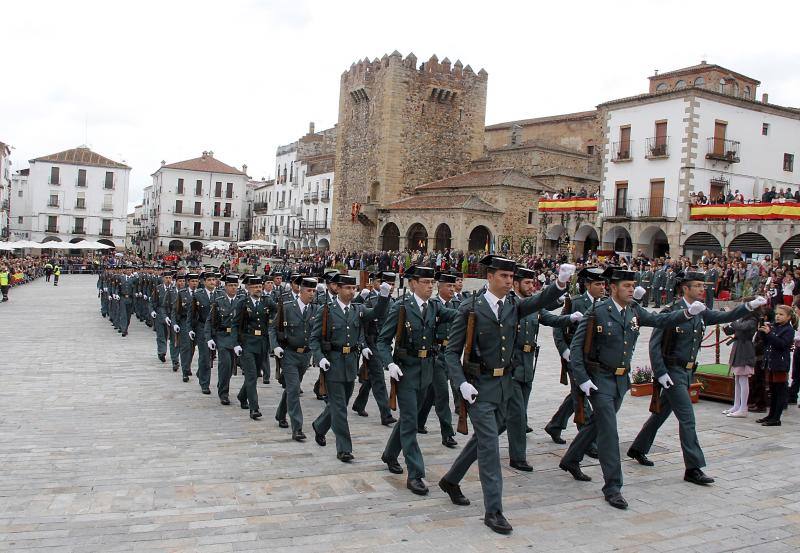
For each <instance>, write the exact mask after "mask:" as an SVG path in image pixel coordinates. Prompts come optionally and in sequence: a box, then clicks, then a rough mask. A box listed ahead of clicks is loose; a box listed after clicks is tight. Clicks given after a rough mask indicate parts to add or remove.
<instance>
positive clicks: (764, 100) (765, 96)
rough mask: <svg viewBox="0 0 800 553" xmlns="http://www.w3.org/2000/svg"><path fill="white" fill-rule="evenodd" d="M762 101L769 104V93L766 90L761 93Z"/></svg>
mask: <svg viewBox="0 0 800 553" xmlns="http://www.w3.org/2000/svg"><path fill="white" fill-rule="evenodd" d="M761 102H762V103H764V104H769V94H767V93H766V92H765V93H764V94H762V95H761Z"/></svg>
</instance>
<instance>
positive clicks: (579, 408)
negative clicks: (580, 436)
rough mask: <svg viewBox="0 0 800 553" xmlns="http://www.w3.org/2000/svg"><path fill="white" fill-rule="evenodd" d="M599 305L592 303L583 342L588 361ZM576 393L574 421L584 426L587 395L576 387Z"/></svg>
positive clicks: (584, 354)
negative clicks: (595, 308) (596, 307)
mask: <svg viewBox="0 0 800 553" xmlns="http://www.w3.org/2000/svg"><path fill="white" fill-rule="evenodd" d="M596 303H597V300H596V299H595V300H593V301H592V308H591V310H590V311H589V314H588V318H587V320H586V336H585V337H584V340H583V358H584V359H588V356H589V353H591V351H592V341H593V340H594V330H595V329H594V326H595V325H594V322H595V315H594V306H595V304H596ZM575 393H577V394H578V401H576V402H575V418H574V419H572V420H573V421H574V422H575V424H577V425H579V426H580V425H584V424H586V408H585V407H584V404H583V403H584V401H585V400H586V394H584V393H583V391H582V390H581V389H580V388H578V386H575Z"/></svg>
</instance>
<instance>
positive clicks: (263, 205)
mask: <svg viewBox="0 0 800 553" xmlns="http://www.w3.org/2000/svg"><path fill="white" fill-rule="evenodd" d="M267 207H268V205H267V202H255V203H254V204H253V211H254V212H256V213H260V212H263V211H266V210H267Z"/></svg>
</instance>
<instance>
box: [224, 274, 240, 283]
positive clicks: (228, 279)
mask: <svg viewBox="0 0 800 553" xmlns="http://www.w3.org/2000/svg"><path fill="white" fill-rule="evenodd" d="M225 284H239V275H225Z"/></svg>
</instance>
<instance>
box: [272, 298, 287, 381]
mask: <svg viewBox="0 0 800 553" xmlns="http://www.w3.org/2000/svg"><path fill="white" fill-rule="evenodd" d="M284 326H287V324H286V321H284V320H283V300H282V299H279V300H278V319H277V320H276V321H275V327H276V330H275V336H276V339H277V340H278V345H279V346H280V347H283V345H284V344H285V343H286V332H285V331H284V330H283V327H284ZM281 365H282V363H281V358H280V357H277V356H276V357H275V379H276V380H277V381H278V384H280V385H281V386H284V387H285V385H284V383H283V371H282V370H281Z"/></svg>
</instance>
